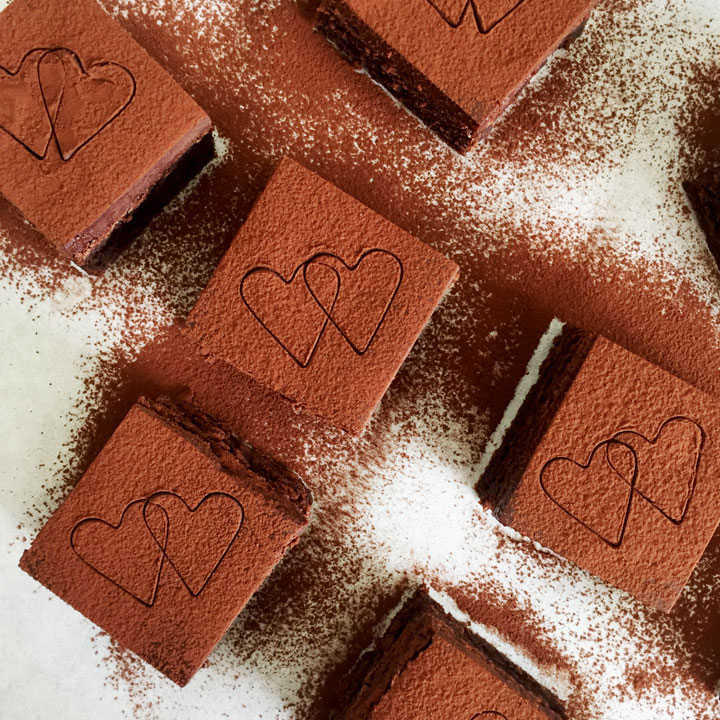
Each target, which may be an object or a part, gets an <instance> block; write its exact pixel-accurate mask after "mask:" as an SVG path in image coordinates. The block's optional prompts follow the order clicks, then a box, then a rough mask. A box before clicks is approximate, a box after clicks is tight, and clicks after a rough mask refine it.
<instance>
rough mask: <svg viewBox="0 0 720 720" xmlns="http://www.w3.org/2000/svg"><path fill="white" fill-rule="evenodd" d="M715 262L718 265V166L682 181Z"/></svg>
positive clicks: (719, 181) (719, 253)
mask: <svg viewBox="0 0 720 720" xmlns="http://www.w3.org/2000/svg"><path fill="white" fill-rule="evenodd" d="M684 188H685V192H686V193H687V196H688V198H689V199H690V202H691V204H692V206H693V209H694V210H695V214H696V215H697V218H698V222H699V223H700V227H701V228H702V229H703V232H704V233H705V236H706V237H707V244H708V248H709V249H710V252H711V253H712V255H713V257H714V258H715V262H716V263H718V265H720V168H715V169H712V170H708V171H707V172H705V173H703V174H702V175H700V177H698V178H695V180H688V181H687V182H685V183H684Z"/></svg>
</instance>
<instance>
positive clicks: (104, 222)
mask: <svg viewBox="0 0 720 720" xmlns="http://www.w3.org/2000/svg"><path fill="white" fill-rule="evenodd" d="M212 133H213V124H212V121H211V120H210V118H209V117H208V116H207V115H204V116H203V117H201V118H200V120H199V121H198V123H197V124H196V125H195V127H194V128H192V129H191V130H190V131H189V132H188V133H187V135H186V136H185V137H184V138H183V139H182V140H181V141H180V142H179V143H178V144H177V145H176V146H175V147H174V148H173V149H172V150H170V151H169V152H168V153H167V154H166V155H165V156H164V157H163V158H161V159H160V160H159V161H158V162H157V163H156V164H155V165H154V166H153V167H152V168H150V169H149V171H148V173H147V174H146V175H145V176H143V177H142V178H140V179H139V180H137V181H136V182H135V183H134V184H133V185H132V186H131V187H130V188H128V190H127V192H126V193H125V194H124V195H122V196H121V197H120V198H118V199H117V200H116V201H115V202H114V203H113V204H112V205H111V206H110V207H109V208H108V209H107V210H106V212H105V213H104V214H103V215H102V216H101V217H99V218H98V220H97V221H96V222H95V223H93V225H91V226H90V227H88V228H86V229H85V230H83V231H82V232H81V233H79V234H78V235H76V236H75V237H74V238H73V239H72V240H71V241H70V242H68V243H67V244H66V245H64V246H63V251H64V252H65V254H66V255H68V256H69V258H70V259H71V260H72V261H73V262H74V263H75V264H76V265H78V266H79V267H81V268H83V270H85V271H87V272H89V273H92V274H101V273H102V272H103V271H104V270H105V269H106V268H107V266H108V265H109V264H110V263H112V262H113V261H114V260H115V259H116V258H117V257H118V256H119V255H120V253H121V252H122V250H124V249H125V248H126V247H127V246H128V245H129V244H130V243H131V242H132V241H133V240H134V239H135V238H136V237H138V236H139V235H140V234H141V233H142V232H143V231H144V230H145V228H146V227H147V226H148V224H149V223H150V222H151V221H152V219H153V218H154V217H155V216H156V215H157V214H158V213H159V212H161V211H162V209H163V207H165V206H166V205H167V204H168V203H169V202H170V201H171V200H172V199H173V198H174V197H175V196H176V195H177V194H178V193H179V192H180V191H181V190H182V189H183V188H184V187H185V186H187V184H188V183H189V182H190V181H191V180H192V179H193V178H194V177H195V176H196V175H197V174H198V173H199V172H200V171H201V170H202V169H203V168H204V167H205V166H206V165H207V164H208V163H209V162H210V161H211V160H212V159H213V158H214V157H215V143H214V140H213V135H212Z"/></svg>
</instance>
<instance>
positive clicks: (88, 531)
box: [70, 498, 168, 607]
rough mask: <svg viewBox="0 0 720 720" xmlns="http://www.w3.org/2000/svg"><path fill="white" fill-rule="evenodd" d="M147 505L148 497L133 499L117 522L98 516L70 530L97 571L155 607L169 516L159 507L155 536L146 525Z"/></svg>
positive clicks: (74, 542) (78, 548) (75, 543)
mask: <svg viewBox="0 0 720 720" xmlns="http://www.w3.org/2000/svg"><path fill="white" fill-rule="evenodd" d="M145 504H146V500H145V499H144V498H143V499H141V500H135V501H133V502H131V503H130V504H129V505H128V506H127V507H126V508H125V510H124V511H123V513H122V516H121V517H120V520H119V522H118V523H117V525H113V524H112V523H110V522H108V521H107V520H102V519H100V518H95V517H90V518H85V519H83V520H80V521H79V522H78V523H76V524H75V526H74V527H73V529H72V531H71V533H70V546H71V547H72V549H73V551H74V552H75V554H76V555H77V556H78V557H79V558H80V559H81V560H82V561H83V562H84V563H85V564H86V565H89V566H90V567H91V568H92V569H93V570H95V572H97V573H99V574H100V575H102V576H103V577H104V578H106V579H107V580H109V581H110V582H111V583H113V584H114V585H116V586H117V587H119V588H120V589H121V590H123V591H125V592H126V593H128V594H129V595H132V597H134V598H135V599H136V600H139V601H140V602H141V603H142V604H143V605H146V606H148V607H151V606H152V605H153V604H154V603H155V597H156V595H157V590H158V585H159V582H160V574H161V572H162V568H163V563H164V562H165V555H164V550H165V546H166V543H167V537H168V535H167V533H168V518H167V515H166V514H165V513H164V511H163V510H162V508H159V509H158V515H157V516H156V530H157V536H155V537H151V536H150V535H149V534H148V532H147V528H146V526H145V518H144V512H143V509H144V507H145Z"/></svg>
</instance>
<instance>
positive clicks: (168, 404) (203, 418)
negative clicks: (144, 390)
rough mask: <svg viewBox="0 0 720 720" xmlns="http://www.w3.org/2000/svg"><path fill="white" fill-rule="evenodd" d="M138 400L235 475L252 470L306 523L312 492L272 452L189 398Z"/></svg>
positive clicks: (298, 519)
mask: <svg viewBox="0 0 720 720" xmlns="http://www.w3.org/2000/svg"><path fill="white" fill-rule="evenodd" d="M138 404H139V405H140V406H141V407H142V408H143V409H144V410H145V411H146V412H150V413H152V414H153V415H155V416H156V417H158V418H159V419H160V420H161V421H162V422H164V423H166V424H167V425H170V426H171V427H172V428H173V429H175V430H177V431H179V432H181V433H183V434H184V435H185V436H186V437H188V438H189V439H190V440H191V441H193V442H194V443H195V444H196V446H199V447H200V449H201V450H203V451H204V452H207V453H210V454H212V455H213V456H214V457H215V459H216V460H217V461H218V462H219V463H220V465H221V466H222V467H223V469H224V470H226V471H227V472H229V473H230V474H232V475H238V474H240V473H242V471H243V470H244V471H248V470H249V471H250V472H251V473H252V475H254V476H255V477H256V478H257V479H258V480H259V481H260V482H262V486H263V488H264V490H265V491H266V492H268V493H269V494H270V495H271V496H273V497H274V498H275V499H276V500H279V501H280V502H281V503H282V505H283V507H286V508H287V509H288V510H290V511H292V513H293V515H295V517H296V520H297V521H298V523H299V524H301V525H306V524H307V521H308V518H309V516H310V510H311V508H312V502H313V499H312V493H311V492H310V490H309V488H308V487H307V486H306V485H305V483H304V482H303V481H302V480H301V479H300V477H298V475H296V474H295V473H293V472H292V471H290V470H289V469H288V468H286V467H285V466H284V465H283V464H282V463H280V462H278V461H277V460H275V459H274V458H271V457H270V456H269V455H266V454H264V453H262V452H260V451H259V450H256V449H255V448H254V447H252V446H251V445H250V444H249V443H247V442H245V441H243V440H240V439H239V438H238V437H237V436H236V435H235V434H234V433H233V432H232V431H231V430H230V428H228V427H226V426H225V425H223V424H222V423H220V422H219V421H217V420H215V419H214V418H212V417H211V416H210V415H207V414H206V413H204V412H202V411H201V410H200V409H198V408H197V407H195V406H194V405H192V404H190V403H188V402H182V401H173V400H170V399H169V398H167V397H161V398H158V399H157V400H149V399H147V398H140V400H138Z"/></svg>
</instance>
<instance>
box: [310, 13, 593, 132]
mask: <svg viewBox="0 0 720 720" xmlns="http://www.w3.org/2000/svg"><path fill="white" fill-rule="evenodd" d="M596 2H597V0H564V1H563V2H548V1H547V0H520V1H519V2H518V1H517V0H470V1H469V0H407V1H405V2H387V1H386V0H326V2H325V3H324V8H325V9H327V10H329V11H330V12H336V13H338V14H339V15H340V16H341V17H342V18H343V19H344V20H345V21H347V19H348V17H349V15H348V11H350V13H352V16H353V19H354V20H355V21H356V22H357V21H360V22H361V23H363V24H364V25H365V26H366V27H367V28H369V29H370V30H371V31H372V32H374V33H376V34H377V35H378V36H379V37H380V38H381V39H382V40H383V41H385V42H386V43H387V44H388V45H390V47H392V48H393V49H394V50H395V51H397V52H398V53H399V54H400V55H401V56H403V57H404V58H405V59H406V60H407V61H409V62H410V63H411V64H412V65H413V66H414V67H415V68H416V69H417V70H419V71H420V72H421V73H422V74H423V75H424V76H425V77H426V78H427V79H428V80H429V81H430V82H431V83H433V84H434V85H435V86H436V87H437V88H439V89H440V90H441V91H442V92H444V93H445V94H446V95H448V96H449V97H451V99H453V100H454V101H455V102H456V103H457V104H458V105H459V106H460V107H461V108H462V109H463V110H464V111H465V112H467V113H468V114H469V115H470V116H472V117H474V118H475V119H476V120H478V121H480V120H482V119H483V118H484V117H485V116H487V115H494V114H495V113H496V110H497V107H498V106H499V105H503V104H504V103H505V101H506V100H507V98H508V97H509V96H511V95H513V94H514V93H515V92H516V91H517V90H518V89H520V87H521V86H522V85H523V84H524V83H525V82H526V81H527V79H528V78H529V77H530V76H532V75H533V74H534V73H535V72H536V71H537V70H538V69H539V67H540V66H541V65H542V64H543V62H544V61H545V59H546V58H547V57H548V55H550V53H551V52H553V51H554V50H555V49H556V48H557V47H558V46H559V45H560V44H561V43H562V41H563V40H564V39H565V38H566V37H568V36H569V35H570V34H571V33H572V32H573V31H574V30H575V29H576V28H577V27H578V26H579V25H581V24H582V23H583V22H584V20H585V19H586V17H587V16H588V14H589V13H590V11H591V9H592V8H593V6H594V5H595V4H596Z"/></svg>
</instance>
